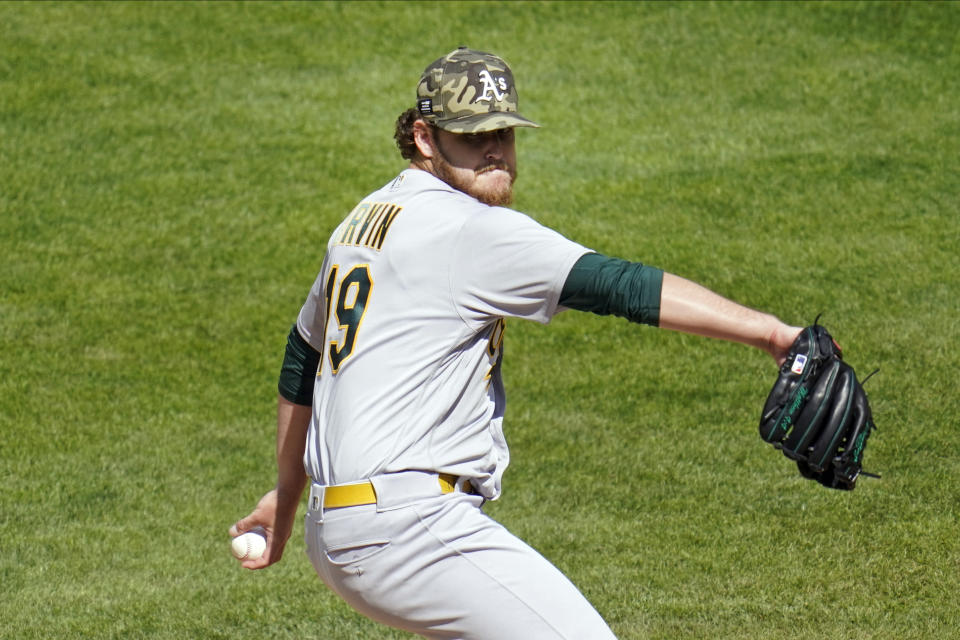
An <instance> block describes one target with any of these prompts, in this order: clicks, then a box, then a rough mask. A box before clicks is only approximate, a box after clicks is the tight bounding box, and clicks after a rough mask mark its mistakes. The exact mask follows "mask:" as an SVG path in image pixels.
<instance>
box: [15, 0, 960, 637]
mask: <svg viewBox="0 0 960 640" xmlns="http://www.w3.org/2000/svg"><path fill="white" fill-rule="evenodd" d="M958 33H960V4H957V3H924V2H916V3H892V2H891V3H855V2H847V3H840V4H833V3H828V4H819V3H815V4H791V3H746V4H737V3H717V4H713V3H682V4H671V3H655V4H632V3H610V4H608V3H588V4H582V3H574V2H569V3H567V2H562V3H520V2H517V3H473V2H468V3H450V4H448V3H423V4H421V3H385V4H380V3H356V4H323V3H317V4H312V3H299V4H266V3H242V4H232V3H213V4H196V3H186V4H181V3H63V4H61V3H20V2H2V3H0V254H2V265H3V268H2V269H0V348H2V355H0V585H2V587H0V590H2V592H3V595H4V597H3V598H2V599H0V637H3V638H17V639H19V638H178V639H179V638H230V639H231V640H234V639H240V638H294V637H296V638H316V639H323V640H341V639H352V638H362V639H366V638H407V637H409V636H407V635H405V634H400V633H397V632H393V631H390V630H388V629H385V628H382V627H379V626H376V625H374V624H373V623H370V622H368V621H366V620H365V619H363V618H361V617H359V616H358V615H356V614H354V613H353V612H352V611H351V610H350V609H349V608H348V607H347V606H346V605H344V604H343V603H342V602H340V601H339V600H338V599H337V598H336V597H335V596H334V595H333V594H332V593H331V592H329V591H328V590H327V589H326V587H324V586H323V584H322V583H321V582H320V581H319V579H318V578H317V577H316V576H315V575H314V574H313V571H312V569H311V567H310V565H309V562H308V561H307V559H306V557H305V555H304V553H303V542H302V537H301V536H300V535H299V533H297V534H295V535H294V538H293V539H292V541H291V543H290V546H289V548H288V553H287V555H286V556H285V559H284V561H283V562H282V563H281V564H280V565H277V566H275V567H272V568H271V569H269V570H267V571H263V572H257V573H251V572H246V571H243V570H241V569H240V568H239V567H238V566H237V563H236V562H235V561H234V560H233V559H232V558H231V557H230V554H229V549H228V536H227V528H228V527H229V526H230V524H231V523H232V522H233V521H234V520H236V519H237V518H238V517H240V516H242V515H245V514H246V513H247V512H248V510H249V509H250V508H251V507H252V506H253V504H254V503H255V501H256V499H257V498H258V497H259V496H260V495H261V494H262V493H263V492H264V491H265V490H267V489H268V488H269V487H270V486H271V485H272V483H273V480H274V473H275V470H274V462H273V446H274V443H273V431H274V405H275V397H276V377H277V373H278V370H279V363H280V359H281V357H282V353H283V346H284V342H285V338H286V334H287V331H288V329H289V327H290V323H291V322H292V321H293V319H294V317H295V314H296V312H297V310H298V309H299V307H300V304H301V303H302V301H303V298H304V296H305V295H306V292H307V290H308V288H309V286H310V284H311V283H312V281H313V279H314V277H315V275H316V271H317V269H318V268H319V265H320V261H321V259H322V252H323V247H324V243H325V241H326V237H327V235H328V233H329V232H330V231H331V229H332V228H333V226H334V225H335V224H336V223H337V222H338V220H339V219H340V218H341V217H342V216H344V215H345V214H346V213H347V212H348V211H349V209H350V208H351V207H352V206H353V204H354V203H355V201H356V200H358V199H359V198H360V197H361V196H363V195H364V194H366V193H367V192H369V191H370V190H372V189H373V188H375V187H378V186H380V185H381V184H383V183H385V182H386V181H388V180H389V179H390V178H391V177H392V176H393V175H395V173H396V172H398V171H399V170H400V169H401V168H402V166H403V163H402V161H401V159H400V157H399V154H398V153H397V152H396V149H395V147H394V144H393V140H392V133H393V122H394V119H395V118H396V116H397V115H398V114H399V113H400V112H401V111H402V110H403V109H405V108H407V107H408V106H412V103H413V98H414V88H415V85H416V82H417V80H418V77H419V72H420V71H421V70H422V69H423V67H424V66H426V64H427V63H428V62H430V61H431V60H433V59H434V58H435V57H438V56H440V55H441V54H443V53H445V52H447V51H448V50H450V49H452V48H454V47H456V46H458V45H460V44H468V45H470V46H472V47H474V48H480V49H488V50H494V51H496V52H498V53H500V54H501V55H503V56H504V57H505V58H506V59H507V60H508V61H510V62H511V64H512V66H513V68H514V72H515V73H516V75H517V78H518V84H519V87H520V97H521V108H522V110H523V112H524V113H525V114H526V115H528V116H529V117H531V118H533V119H535V120H537V121H539V122H541V123H542V124H543V125H544V127H543V128H542V129H541V130H539V131H522V132H521V133H520V134H519V135H518V145H519V153H520V174H521V176H520V180H519V182H518V193H517V202H516V206H517V208H519V209H521V210H523V211H526V212H528V213H530V214H531V215H533V216H534V217H536V218H537V219H539V220H540V221H541V222H543V223H545V224H548V225H550V226H552V227H554V228H556V229H557V230H559V231H561V232H562V233H564V234H566V235H567V236H569V237H571V238H573V239H576V240H578V241H579V242H582V243H583V244H586V245H588V246H591V247H593V248H595V249H597V250H599V251H602V252H604V253H607V254H611V255H617V256H620V257H624V258H629V259H634V260H641V261H645V262H648V263H652V264H655V265H658V266H661V267H663V268H665V269H667V270H669V271H672V272H675V273H678V274H681V275H684V276H687V277H690V278H693V279H695V280H698V281H700V282H702V283H703V284H705V285H707V286H709V287H711V288H713V289H714V290H716V291H718V292H720V293H722V294H724V295H727V296H730V297H733V298H735V299H737V300H739V301H741V302H743V303H745V304H748V305H750V306H754V307H758V308H762V309H765V310H768V311H771V312H773V313H775V314H777V315H778V316H780V317H781V318H783V319H784V320H786V321H788V322H792V323H795V324H805V323H809V322H811V321H812V320H813V319H814V317H815V316H816V315H817V314H819V313H823V322H824V324H826V325H827V326H828V327H829V328H830V329H831V331H832V332H833V333H834V335H835V336H836V337H837V338H838V340H840V342H841V343H842V344H843V345H844V348H845V351H846V354H847V358H848V360H849V361H850V362H851V363H852V364H853V365H854V366H855V367H857V368H858V369H859V370H860V371H861V372H863V373H866V372H868V371H870V370H872V369H873V368H875V367H879V368H880V373H879V374H878V375H877V376H875V377H874V378H873V379H871V381H870V382H869V384H868V391H869V392H870V394H871V400H872V402H873V405H874V412H875V418H876V422H877V424H878V426H879V432H878V433H877V434H876V435H875V436H874V437H873V438H871V440H870V446H869V447H868V450H867V455H866V460H867V468H868V469H870V470H875V471H879V472H882V473H883V478H882V479H881V480H871V479H864V480H861V482H860V484H859V486H858V488H857V490H856V491H855V492H853V493H839V492H830V491H828V490H826V489H824V488H822V487H821V486H819V485H817V484H816V483H812V482H810V481H806V480H803V479H801V478H800V476H799V475H798V474H797V473H796V470H795V467H794V466H793V465H792V463H790V462H789V461H788V460H787V459H786V458H784V457H783V456H782V455H780V454H779V453H777V452H776V451H774V450H773V449H772V448H770V447H769V446H768V445H765V444H763V443H762V442H761V441H760V438H759V436H758V435H757V428H756V426H757V425H756V423H757V419H758V417H759V411H760V407H761V405H762V402H763V399H764V398H765V397H766V393H767V391H768V390H769V385H770V384H772V381H773V378H774V375H775V367H774V365H773V363H772V362H771V361H770V360H769V358H767V357H766V356H765V355H763V354H761V353H759V352H755V351H752V350H750V349H748V348H746V347H742V346H739V345H732V344H726V343H719V342H712V341H708V340H705V339H700V338H693V337H688V336H683V335H678V334H671V333H668V332H660V331H657V330H655V329H652V328H649V327H641V326H637V325H631V324H629V323H626V322H624V321H622V320H617V319H611V318H600V317H596V316H590V315H586V314H579V313H575V312H570V313H566V314H563V315H561V316H559V317H558V318H557V319H556V320H554V322H553V323H552V324H551V325H550V326H548V327H542V326H539V325H535V324H532V323H520V322H514V323H512V324H511V326H510V327H509V330H508V332H507V344H508V345H509V346H508V349H507V354H508V355H507V360H506V364H505V374H506V378H507V385H508V392H509V393H510V398H511V405H510V408H509V411H508V414H507V436H508V439H509V440H510V444H511V446H512V454H513V463H512V465H511V468H510V470H509V471H508V473H507V475H506V488H505V494H504V496H503V499H502V500H500V501H498V502H496V503H493V504H490V505H489V507H488V509H487V510H488V512H489V513H491V515H493V516H494V517H496V518H497V519H499V520H500V521H502V522H503V523H505V524H506V525H507V526H508V527H509V528H511V529H512V530H513V531H514V532H515V533H517V534H518V535H520V536H521V537H523V538H524V539H526V540H527V541H529V542H530V543H531V544H533V545H534V546H535V547H537V548H538V549H540V550H541V551H542V552H543V553H544V554H545V555H547V556H548V557H549V558H550V559H551V560H553V561H554V562H555V563H556V564H557V565H558V566H559V567H560V568H561V569H562V570H564V571H565V572H566V573H567V574H568V575H569V576H570V577H571V578H572V579H573V580H574V582H575V583H576V584H577V585H578V586H580V588H581V589H582V590H583V592H584V593H585V594H586V595H587V597H588V598H589V599H590V600H591V601H592V602H593V603H594V604H595V606H596V607H597V608H598V610H599V611H600V612H601V613H602V614H603V615H604V617H605V618H606V619H607V620H608V621H609V622H610V624H611V626H612V628H613V629H614V631H615V632H616V633H617V635H618V636H619V637H620V638H623V639H637V638H658V639H664V640H667V639H671V640H673V639H701V638H706V639H713V638H735V639H757V640H759V639H764V640H769V639H773V640H777V639H784V640H785V639H793V638H838V639H840V638H842V639H844V640H846V639H856V640H860V639H877V640H887V639H901V638H916V639H924V640H927V639H931V638H955V637H957V634H958V629H960V609H958V607H957V593H958V590H960V542H958V513H960V488H958V477H960V458H958V453H960V435H958V425H960V419H958V415H960V401H958V391H960V390H958V384H957V379H958V378H957V371H958V370H960V357H958V354H957V351H958V337H960V320H958V317H960V303H958V299H960V263H958V258H957V253H958V250H960V222H958V215H960V72H958V69H960V42H958Z"/></svg>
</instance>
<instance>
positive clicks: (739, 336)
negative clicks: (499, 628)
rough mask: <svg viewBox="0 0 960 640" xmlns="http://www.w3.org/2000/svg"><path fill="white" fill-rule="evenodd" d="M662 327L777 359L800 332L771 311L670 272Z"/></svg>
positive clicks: (663, 300) (666, 275)
mask: <svg viewBox="0 0 960 640" xmlns="http://www.w3.org/2000/svg"><path fill="white" fill-rule="evenodd" d="M660 326H661V327H662V328H664V329H672V330H674V331H682V332H684V333H692V334H696V335H701V336H707V337H710V338H719V339H722V340H730V341H733V342H740V343H743V344H747V345H751V346H754V347H757V348H758V349H762V350H763V351H766V352H767V353H769V354H770V355H772V356H773V357H774V359H776V360H778V361H779V360H780V356H781V354H782V352H785V350H786V348H789V345H790V343H791V342H792V340H793V337H795V335H796V333H797V332H796V331H795V330H794V328H793V327H790V326H789V325H786V324H784V323H783V322H781V321H780V320H778V319H777V318H776V317H775V316H773V315H771V314H769V313H763V312H760V311H755V310H754V309H750V308H748V307H744V306H742V305H740V304H737V303H736V302H733V301H732V300H728V299H727V298H724V297H723V296H720V295H718V294H716V293H714V292H713V291H710V290H709V289H707V288H706V287H703V286H701V285H699V284H697V283H695V282H692V281H690V280H687V279H685V278H681V277H680V276H676V275H673V274H671V273H664V274H663V287H662V290H661V294H660Z"/></svg>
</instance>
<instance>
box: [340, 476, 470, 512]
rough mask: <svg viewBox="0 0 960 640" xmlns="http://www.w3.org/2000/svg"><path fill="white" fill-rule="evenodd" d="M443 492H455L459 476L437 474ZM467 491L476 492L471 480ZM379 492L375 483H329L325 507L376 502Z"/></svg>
mask: <svg viewBox="0 0 960 640" xmlns="http://www.w3.org/2000/svg"><path fill="white" fill-rule="evenodd" d="M437 482H439V483H440V492H441V493H453V492H454V491H456V489H457V476H452V475H450V474H448V473H441V474H440V475H438V476H437ZM464 487H465V490H466V492H467V493H476V491H475V490H474V488H473V485H472V484H470V483H469V482H466V483H465V484H464ZM376 502H377V492H376V490H375V489H374V488H373V483H372V482H370V481H369V480H367V481H366V482H354V483H351V484H335V485H329V486H327V487H326V488H325V489H324V492H323V508H324V509H339V508H340V507H359V506H360V505H363V504H376Z"/></svg>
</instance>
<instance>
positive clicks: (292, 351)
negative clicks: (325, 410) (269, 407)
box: [277, 324, 320, 406]
mask: <svg viewBox="0 0 960 640" xmlns="http://www.w3.org/2000/svg"><path fill="white" fill-rule="evenodd" d="M318 364H320V353H318V352H317V350H316V349H314V348H313V347H311V346H310V345H309V343H307V341H306V340H304V339H303V337H302V336H301V335H300V332H299V331H297V325H296V324H294V325H293V326H292V327H291V328H290V335H289V336H287V349H286V351H285V352H284V354H283V365H282V366H281V367H280V382H279V384H278V385H277V390H278V391H279V392H280V395H281V396H283V397H284V398H286V399H287V400H289V401H290V402H292V403H294V404H302V405H307V406H309V405H311V404H313V383H314V382H315V381H316V377H317V365H318Z"/></svg>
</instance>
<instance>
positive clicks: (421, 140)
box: [413, 120, 435, 159]
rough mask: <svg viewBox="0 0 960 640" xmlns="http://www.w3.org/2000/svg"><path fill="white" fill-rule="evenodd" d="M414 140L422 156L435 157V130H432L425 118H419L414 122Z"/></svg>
mask: <svg viewBox="0 0 960 640" xmlns="http://www.w3.org/2000/svg"><path fill="white" fill-rule="evenodd" d="M413 142H414V144H416V145H417V151H419V152H420V155H421V156H422V157H424V158H431V159H432V158H433V155H434V153H435V151H434V142H433V131H431V130H430V125H428V124H427V123H426V122H424V121H423V120H417V121H416V122H414V123H413Z"/></svg>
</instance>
